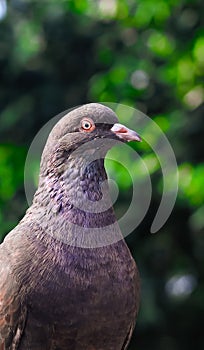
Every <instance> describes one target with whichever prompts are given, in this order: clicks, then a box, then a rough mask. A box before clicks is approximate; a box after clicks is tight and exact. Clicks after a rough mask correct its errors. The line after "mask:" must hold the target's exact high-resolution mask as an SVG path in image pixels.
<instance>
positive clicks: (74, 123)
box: [41, 103, 141, 175]
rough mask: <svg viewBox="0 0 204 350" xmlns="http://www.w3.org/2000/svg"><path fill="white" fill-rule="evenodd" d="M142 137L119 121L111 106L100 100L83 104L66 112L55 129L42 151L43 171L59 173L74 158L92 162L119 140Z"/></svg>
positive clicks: (138, 139) (102, 156)
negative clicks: (101, 102)
mask: <svg viewBox="0 0 204 350" xmlns="http://www.w3.org/2000/svg"><path fill="white" fill-rule="evenodd" d="M140 140H141V139H140V137H139V135H138V134H137V133H136V132H135V131H133V130H130V129H128V128H127V127H126V126H124V125H122V124H119V123H118V118H117V116H116V114H115V113H114V112H113V111H112V110H111V109H110V108H108V107H106V106H104V105H101V104H98V103H90V104H87V105H84V106H81V107H79V108H76V109H74V110H72V111H71V112H69V113H67V114H66V115H65V116H64V117H63V118H62V119H61V120H60V121H59V122H58V123H57V124H56V125H55V126H54V128H53V129H52V131H51V133H50V135H49V138H48V140H47V144H46V146H45V149H44V152H43V155H42V161H41V174H42V175H43V174H47V172H49V171H50V170H52V171H53V172H56V173H58V174H60V173H61V172H63V171H64V170H65V168H66V165H67V162H69V166H70V161H71V160H72V161H73V159H76V162H77V161H78V163H79V162H80V161H83V163H84V161H86V162H88V161H89V163H91V161H92V160H94V159H97V158H104V157H105V155H106V153H107V151H108V149H110V148H111V147H112V146H113V145H115V144H116V143H117V142H129V141H140ZM75 165H76V164H75Z"/></svg>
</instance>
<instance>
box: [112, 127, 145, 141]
mask: <svg viewBox="0 0 204 350" xmlns="http://www.w3.org/2000/svg"><path fill="white" fill-rule="evenodd" d="M111 131H112V132H113V133H114V134H115V135H116V136H118V137H119V138H120V139H122V140H123V141H127V142H129V141H139V142H140V141H142V139H141V137H140V136H139V135H138V134H137V133H136V131H134V130H131V129H128V128H127V127H126V126H124V125H122V124H119V123H116V124H114V125H113V127H112V128H111Z"/></svg>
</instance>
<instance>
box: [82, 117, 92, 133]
mask: <svg viewBox="0 0 204 350" xmlns="http://www.w3.org/2000/svg"><path fill="white" fill-rule="evenodd" d="M81 129H82V130H83V131H93V130H94V129H95V124H94V122H93V120H91V119H88V118H84V119H82V121H81Z"/></svg>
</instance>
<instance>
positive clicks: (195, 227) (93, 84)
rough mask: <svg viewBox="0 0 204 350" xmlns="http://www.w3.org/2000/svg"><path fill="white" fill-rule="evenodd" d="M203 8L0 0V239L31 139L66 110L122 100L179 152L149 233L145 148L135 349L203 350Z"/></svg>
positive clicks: (14, 217)
mask: <svg viewBox="0 0 204 350" xmlns="http://www.w3.org/2000/svg"><path fill="white" fill-rule="evenodd" d="M203 13H204V2H203V0H194V1H191V0H177V1H176V0H158V1H154V0H126V1H125V0H60V1H59V0H49V1H46V0H43V1H37V0H36V1H33V0H10V1H6V0H0V238H1V240H2V239H3V237H4V236H5V235H6V233H7V232H8V231H9V230H11V229H12V228H13V227H14V226H15V225H16V224H17V222H18V221H19V220H20V219H21V218H22V216H23V214H24V212H25V210H26V208H27V202H26V199H25V194H24V183H23V182H24V163H25V158H26V154H27V150H28V148H29V145H30V144H31V142H32V140H33V138H34V136H35V135H36V133H37V132H38V131H39V129H40V128H41V127H42V126H43V125H44V124H45V123H46V122H47V121H49V119H51V118H52V117H53V116H54V115H56V114H58V113H60V112H61V111H63V110H66V109H68V108H70V107H73V106H76V105H79V104H83V103H87V102H116V103H123V104H127V105H129V106H132V107H134V108H137V109H139V110H141V111H142V112H144V113H146V114H147V115H148V116H149V117H151V118H152V119H153V120H154V121H156V122H157V123H158V125H159V126H160V128H161V129H162V130H163V131H164V132H165V133H166V135H167V137H168V139H169V141H170V142H171V145H172V147H173V149H174V152H175V155H176V158H177V162H178V168H179V175H180V180H179V193H178V198H177V202H176V205H175V208H174V210H173V212H172V215H171V217H170V218H169V220H168V222H167V223H166V224H165V226H164V227H163V228H162V229H161V230H160V231H159V232H158V233H157V234H155V235H151V234H150V233H149V232H150V226H151V223H152V220H153V218H154V215H155V213H156V210H157V208H158V205H159V203H160V200H161V194H162V173H161V170H160V169H159V167H158V166H155V162H154V159H155V155H154V154H153V153H152V151H151V149H150V147H148V146H147V145H146V144H145V142H144V143H143V145H142V144H141V145H140V146H139V154H140V155H141V156H142V157H144V158H145V157H146V160H147V163H148V167H149V171H150V173H151V180H152V184H153V197H152V201H151V205H150V209H149V211H148V213H147V215H146V217H145V219H144V220H143V222H142V223H141V225H140V226H139V228H137V230H136V231H135V232H133V233H132V234H131V235H130V236H129V237H128V238H127V242H128V245H129V247H130V249H131V251H132V254H133V256H134V257H135V259H136V260H137V263H138V266H139V269H140V274H141V279H142V302H141V308H140V314H139V317H138V322H137V327H136V330H135V332H134V335H133V339H132V341H131V344H130V346H129V350H137V349H138V350H142V349H145V350H148V349H151V350H177V349H185V350H195V349H196V350H201V349H202V350H203V349H204V334H203V324H204V235H203V233H204V150H203V149H204V147H203V140H204V122H203V110H204V108H203V98H204V87H203V80H202V79H203V71H204V27H203V22H202V20H203ZM127 124H128V123H127ZM138 131H139V130H138ZM130 165H131V164H130ZM111 171H112V173H113V176H114V172H115V177H116V178H117V182H118V184H119V186H120V196H119V200H118V203H117V206H118V207H119V208H120V207H121V208H122V209H121V210H123V207H124V206H125V205H128V201H129V200H130V196H129V193H130V192H131V186H132V185H131V181H129V178H128V173H127V172H125V171H123V172H122V176H121V175H120V176H118V174H121V171H122V170H121V169H119V168H117V166H116V165H114V166H112V169H111ZM138 177H142V173H141V174H140V173H138ZM138 206H139V203H138Z"/></svg>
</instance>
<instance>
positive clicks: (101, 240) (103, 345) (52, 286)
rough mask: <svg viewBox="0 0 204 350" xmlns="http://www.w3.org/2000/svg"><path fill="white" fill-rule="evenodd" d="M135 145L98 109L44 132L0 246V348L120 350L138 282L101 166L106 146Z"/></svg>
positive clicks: (86, 108) (81, 111)
mask: <svg viewBox="0 0 204 350" xmlns="http://www.w3.org/2000/svg"><path fill="white" fill-rule="evenodd" d="M140 140H141V139H140V136H139V135H138V134H137V133H136V132H135V131H133V130H130V129H128V128H127V127H126V126H124V125H122V124H120V123H119V122H118V118H117V116H116V114H115V113H114V112H113V111H112V110H111V109H110V108H108V107H106V106H105V105H102V104H99V103H89V104H86V105H82V106H80V107H77V108H75V109H73V110H72V111H70V112H68V113H65V115H64V116H63V117H62V118H61V119H60V120H59V122H58V123H57V124H56V125H55V126H54V128H53V129H52V131H51V133H50V135H49V137H48V140H47V142H46V145H45V148H44V151H43V153H42V158H41V164H40V174H39V184H38V189H37V190H36V193H35V195H34V198H33V202H32V204H31V206H30V207H29V208H28V210H27V212H26V213H25V216H24V217H23V219H22V220H21V221H20V222H19V224H18V225H17V226H16V227H15V228H14V229H13V230H12V231H11V232H10V233H9V234H8V235H7V236H6V238H5V239H4V241H3V243H2V244H1V245H0V276H1V277H0V350H125V349H127V346H128V344H129V341H130V338H131V335H132V332H133V329H134V327H135V322H136V316H137V314H138V308H139V299H140V278H139V272H138V269H137V267H136V263H135V261H134V259H133V258H132V256H131V254H130V251H129V249H128V247H127V245H126V243H125V241H124V239H123V236H122V233H121V231H120V228H119V225H118V222H117V219H116V216H115V213H114V209H113V205H112V201H111V198H110V195H109V186H108V181H107V174H106V171H105V167H104V158H105V156H106V153H107V151H108V150H109V149H110V148H111V147H113V146H114V145H115V144H117V143H121V142H129V141H140Z"/></svg>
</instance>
